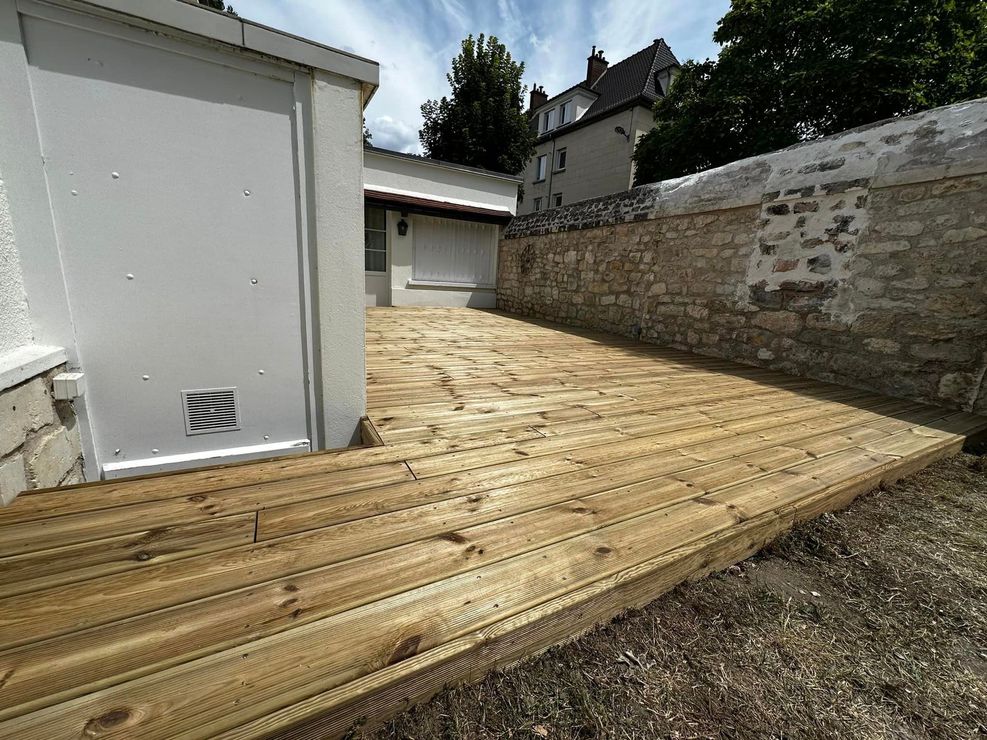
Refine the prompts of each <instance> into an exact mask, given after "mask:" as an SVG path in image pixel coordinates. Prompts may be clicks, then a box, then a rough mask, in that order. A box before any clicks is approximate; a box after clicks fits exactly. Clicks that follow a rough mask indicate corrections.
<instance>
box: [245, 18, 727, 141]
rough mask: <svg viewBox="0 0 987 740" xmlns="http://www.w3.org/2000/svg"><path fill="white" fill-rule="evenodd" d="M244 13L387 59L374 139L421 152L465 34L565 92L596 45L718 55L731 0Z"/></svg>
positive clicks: (369, 114)
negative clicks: (427, 118)
mask: <svg viewBox="0 0 987 740" xmlns="http://www.w3.org/2000/svg"><path fill="white" fill-rule="evenodd" d="M233 4H234V6H235V7H236V9H237V12H239V13H240V15H242V16H243V17H245V18H250V19H252V20H255V21H258V22H260V23H264V24H266V25H269V26H273V27H274V28H280V29H283V30H285V31H288V32H290V33H294V34H297V35H299V36H304V37H306V38H311V39H314V40H315V41H318V42H320V43H323V44H327V45H329V46H334V47H336V48H339V49H344V50H346V51H350V52H352V53H355V54H359V55H361V56H365V57H369V58H370V59H375V60H377V61H378V62H379V63H380V77H381V79H380V89H379V90H378V91H377V93H376V94H375V95H374V99H373V100H372V101H371V102H370V105H369V106H368V107H367V111H366V118H367V125H368V126H369V128H370V130H371V132H372V133H373V135H374V144H375V145H378V146H382V147H387V148H395V149H399V150H401V151H408V150H410V151H418V149H419V147H418V130H419V129H420V128H421V110H420V109H421V104H422V103H424V102H425V101H426V100H428V99H430V98H439V97H442V96H443V95H447V94H448V93H449V86H448V83H447V82H446V77H445V76H446V73H447V72H448V71H449V64H450V61H451V60H452V57H453V56H455V55H456V53H458V51H459V44H460V41H461V40H462V39H463V38H465V37H466V35H467V34H469V33H472V34H474V35H476V34H479V33H485V34H487V35H494V36H497V37H498V38H500V40H501V41H502V42H504V43H505V44H507V46H508V49H510V51H511V53H512V54H513V56H514V58H515V59H517V60H520V61H524V62H525V73H524V81H525V83H526V84H527V85H528V86H529V87H530V86H531V84H532V83H533V82H538V83H539V84H541V85H544V86H545V90H546V91H547V92H548V93H549V94H553V93H557V92H561V91H562V90H564V89H566V88H568V87H570V86H572V85H574V84H575V83H577V82H579V81H580V79H582V76H583V75H584V74H585V72H586V57H587V56H588V55H589V52H590V47H591V46H592V45H593V44H596V45H597V46H599V47H600V48H602V49H605V50H606V54H607V58H608V59H609V60H610V62H611V63H614V62H617V61H620V60H621V59H623V58H624V57H626V56H627V55H629V54H632V53H634V52H635V51H638V50H639V49H642V48H644V47H645V46H647V45H648V44H650V43H651V41H652V39H654V38H655V37H656V36H662V37H664V38H665V40H666V41H667V42H668V43H669V45H671V47H672V50H673V51H674V52H675V54H676V55H677V56H678V57H679V58H680V59H682V60H685V59H687V58H689V57H696V58H705V57H706V56H710V55H715V53H716V47H715V45H714V44H713V43H712V41H711V38H710V37H711V36H712V33H713V30H714V29H715V27H716V21H717V20H718V19H719V18H720V17H721V16H722V15H723V13H724V12H725V11H726V9H727V7H728V6H729V0H704V2H701V3H697V2H695V0H663V1H662V2H657V1H656V0H637V2H631V1H630V0H563V1H562V2H542V1H541V0H497V2H490V0H373V2H369V1H365V2H360V1H359V0H233Z"/></svg>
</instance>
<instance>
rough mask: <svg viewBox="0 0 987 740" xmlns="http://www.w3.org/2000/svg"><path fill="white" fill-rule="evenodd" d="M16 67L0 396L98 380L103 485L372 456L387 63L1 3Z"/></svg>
mask: <svg viewBox="0 0 987 740" xmlns="http://www.w3.org/2000/svg"><path fill="white" fill-rule="evenodd" d="M0 69H2V74H0V269H2V275H0V277H2V283H3V286H2V290H0V394H3V393H5V392H8V391H11V392H12V391H13V390H14V389H16V387H20V386H21V385H23V384H25V383H29V382H30V380H31V378H32V377H38V376H39V374H43V373H46V372H47V371H48V370H49V369H50V368H53V367H56V366H61V365H63V364H64V365H65V369H68V370H77V371H80V372H82V373H83V377H82V379H81V382H79V383H78V384H77V385H76V390H75V391H74V392H75V393H79V392H83V388H84V393H83V395H81V396H78V397H77V398H75V399H74V400H73V401H72V402H71V407H72V409H74V415H75V419H77V421H78V423H77V425H76V424H75V420H73V423H72V425H71V429H70V430H69V431H71V433H72V434H73V435H77V437H78V438H79V439H81V445H82V448H83V451H84V453H85V454H84V459H85V472H86V477H87V478H88V479H96V478H100V477H114V476H120V475H133V474H137V473H144V472H154V471H158V470H163V469H169V468H172V467H188V466H193V465H202V464H207V463H216V462H226V461H232V460H238V459H246V458H252V457H267V456H271V455H276V454H283V453H284V452H291V451H302V450H309V449H319V448H328V447H337V446H343V445H346V444H348V443H350V442H351V441H352V440H354V438H355V435H356V433H357V429H358V425H359V419H360V417H361V416H362V415H363V413H364V406H365V383H364V309H363V302H364V301H363V296H362V295H361V292H360V291H361V289H362V287H363V284H364V254H362V253H361V250H360V244H362V243H363V240H364V234H363V226H364V224H363V215H364V200H363V192H362V162H363V144H362V114H363V109H364V106H365V105H366V103H367V102H368V100H369V99H370V96H371V95H372V94H373V92H374V91H375V89H376V87H377V82H378V66H377V63H376V62H372V61H369V60H367V59H362V58H360V57H356V56H354V55H352V54H348V53H346V52H342V51H339V50H336V49H331V48H328V47H325V46H321V45H319V44H316V43H313V42H309V41H305V40H303V39H299V38H296V37H293V36H290V35H287V34H284V33H280V32H278V31H274V30H272V29H269V28H266V27H263V26H260V25H257V24H254V23H251V22H249V21H246V20H242V19H240V18H237V17H233V16H230V15H227V14H223V13H218V12H213V11H210V10H207V9H205V8H202V7H200V6H196V5H191V4H186V3H183V2H179V1H177V0H88V1H86V2H83V1H77V0H45V1H44V2H36V1H35V0H0ZM46 377H47V376H46ZM48 382H49V388H50V378H49V379H48ZM14 406H16V404H13V403H11V404H10V408H7V406H6V405H5V406H4V412H3V413H4V414H14V413H15V412H12V411H11V409H12V408H14ZM65 414H66V409H64V408H59V415H60V416H61V417H64V416H65ZM42 416H44V423H45V424H48V425H50V426H54V425H56V424H57V421H58V420H57V419H56V420H55V421H54V422H51V421H50V419H52V418H55V417H53V416H52V415H51V411H50V410H49V411H48V412H47V416H45V415H44V414H42ZM32 418H33V417H32ZM37 418H41V417H40V416H39V417H37ZM16 419H17V420H18V421H16V423H17V424H20V425H21V426H25V425H26V426H28V427H30V425H31V424H32V423H33V422H31V421H30V420H28V421H26V422H22V421H20V419H21V417H16ZM14 420H15V417H14V416H13V415H11V416H7V417H5V418H3V419H0V422H2V423H4V424H5V425H8V422H10V424H9V425H8V428H12V426H13V425H14ZM63 420H64V419H63ZM39 423H40V422H39ZM76 427H77V431H76ZM46 428H47V427H46ZM18 429H19V428H18ZM23 431H24V434H25V435H28V434H30V433H33V432H34V431H35V430H34V428H33V427H32V428H30V429H27V428H25V429H24V430H23ZM18 433H20V431H18ZM66 439H68V436H66ZM24 440H27V441H24ZM70 443H71V440H70V441H69V442H66V443H62V447H64V446H65V444H70ZM18 444H22V448H18ZM11 445H13V446H11ZM32 455H34V457H37V455H38V453H37V449H36V445H35V443H34V442H31V441H30V439H28V437H27V436H24V437H23V438H22V439H21V442H18V438H17V437H16V435H14V436H13V438H12V442H11V444H6V443H5V445H4V449H0V465H2V466H3V469H4V471H7V470H8V469H9V470H13V468H12V467H11V466H13V464H14V461H18V464H19V465H22V467H23V466H24V465H26V466H27V467H28V475H27V480H28V483H29V485H33V484H31V481H32V480H35V479H37V481H41V480H42V479H44V476H41V475H40V474H35V473H34V472H32V471H31V465H32V464H31V459H33V458H32V457H31V456H32ZM22 458H23V460H26V461H27V462H21V460H22ZM8 463H10V465H8ZM20 475H21V478H23V471H22V472H21V473H20ZM4 476H5V478H4V480H11V481H14V483H11V484H10V485H16V481H17V474H16V471H14V472H13V473H9V474H8V473H7V472H5V473H4ZM52 480H56V478H52ZM38 484H39V485H40V484H41V483H38Z"/></svg>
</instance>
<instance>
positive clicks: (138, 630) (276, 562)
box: [0, 308, 987, 740]
mask: <svg viewBox="0 0 987 740" xmlns="http://www.w3.org/2000/svg"><path fill="white" fill-rule="evenodd" d="M367 337H368V344H367V377H368V399H369V400H368V419H367V422H366V423H365V424H364V425H363V435H364V442H365V446H363V447H360V448H353V449H348V450H337V451H327V452H324V453H315V454H312V455H307V456H303V457H286V458H281V459H276V460H268V461H256V462H250V463H244V464H240V465H230V466H223V467H218V468H211V469H206V470H201V471H188V472H183V473H176V474H171V475H163V476H149V477H143V478H138V479H132V480H124V481H112V482H106V483H98V484H87V485H84V486H78V487H72V488H70V489H53V490H49V491H41V492H37V493H32V494H28V495H25V496H22V497H21V498H19V499H18V500H17V502H16V503H15V505H14V506H11V507H8V508H7V509H2V510H0V555H2V556H0V736H3V737H8V736H9V737H18V738H39V739H40V738H45V739H46V740H47V738H54V737H94V738H117V737H121V738H122V737H140V738H169V737H176V736H181V737H190V738H195V737H216V736H218V737H228V738H247V737H260V736H271V735H273V736H281V737H298V738H326V737H336V736H339V735H342V734H344V733H345V732H346V731H347V729H348V728H349V727H350V726H351V725H352V724H353V723H354V722H356V721H358V720H361V719H363V718H369V720H370V721H371V722H377V721H380V720H382V719H383V718H385V717H386V716H388V715H390V714H392V713H394V712H395V711H399V710H400V709H402V708H404V707H406V706H407V705H408V704H409V703H410V702H414V701H419V700H422V699H424V698H427V697H428V696H430V695H431V694H432V693H434V692H435V691H437V690H439V689H440V688H441V687H442V686H444V685H448V684H452V683H456V682H460V681H469V680H475V679H476V678H479V677H480V676H482V675H483V673H484V672H485V671H487V670H489V669H490V668H492V667H495V666H499V665H504V664H507V663H510V662H512V661H516V660H518V659H521V658H524V657H526V656H529V655H532V654H535V653H537V652H538V651H540V650H543V649H544V648H546V647H548V646H550V645H552V644H554V643H556V642H559V641H561V640H565V639H569V638H571V637H572V636H573V635H575V634H578V633H579V632H580V631H583V630H585V629H587V628H589V627H591V626H592V625H594V624H597V623H599V622H600V621H602V620H605V619H607V618H609V617H611V616H612V615H614V614H616V613H619V612H620V611H621V610H623V609H625V608H628V607H631V606H637V605H641V604H644V603H647V601H649V600H651V599H653V598H654V597H655V596H657V595H658V594H660V593H661V592H662V591H664V590H667V589H668V588H670V587H672V586H674V585H675V584H677V583H679V582H681V581H682V580H684V579H687V578H694V577H698V576H700V575H701V574H703V573H706V572H709V571H710V570H711V569H716V568H721V567H725V566H727V565H729V564H731V563H733V562H735V561H736V560H738V559H740V558H742V557H744V556H746V555H747V554H749V553H751V552H754V551H756V550H757V549H758V548H760V547H761V546H763V545H764V544H765V543H766V542H769V541H770V540H771V539H772V538H774V537H776V536H777V535H778V534H779V533H781V532H783V531H785V530H786V529H787V528H789V527H790V526H792V524H793V523H795V522H796V521H800V520H803V519H805V518H809V517H812V516H816V515H818V514H820V513H822V512H824V511H827V510H830V509H833V508H836V507H840V506H845V505H846V504H847V503H849V502H850V501H851V500H852V499H853V497H855V496H857V495H859V494H860V493H862V492H864V491H866V490H868V489H869V488H870V487H873V486H875V485H877V484H879V483H881V482H882V481H887V480H892V479H894V478H896V477H898V476H900V475H904V474H906V473H908V472H912V471H913V470H916V469H918V468H919V467H921V466H924V465H926V464H928V463H929V462H930V461H932V460H934V459H936V458H937V457H939V456H942V455H945V454H949V453H951V452H954V451H956V450H957V449H958V448H959V446H960V445H962V443H963V440H964V438H965V437H966V436H967V435H973V434H977V433H979V432H982V431H983V430H984V429H985V428H987V420H985V419H984V418H983V417H977V416H972V415H970V414H962V413H955V412H950V411H946V410H943V409H938V408H934V407H930V406H924V405H921V404H916V403H912V402H908V401H902V400H897V399H890V398H884V397H881V396H877V395H874V394H869V393H866V392H862V391H858V390H855V389H850V388H842V387H838V386H833V385H826V384H823V383H818V382H815V381H810V380H806V379H803V378H795V377H790V376H784V375H779V374H777V373H772V372H770V371H766V370H763V369H760V368H752V367H745V366H740V365H736V364H733V363H730V362H727V361H725V360H720V359H717V358H711V357H699V356H696V355H690V354H688V353H684V352H679V351H675V350H668V349H663V348H659V347H655V346H650V345H644V344H640V343H637V342H634V341H631V340H628V339H623V338H619V337H611V336H607V335H603V334H597V333H593V332H588V331H580V330H572V329H563V328H561V327H557V326H553V325H550V324H546V323H544V322H537V321H527V320H524V321H522V320H518V319H516V318H512V317H509V316H506V315H502V314H498V313H496V312H487V311H473V310H469V309H431V308H430V309H371V310H369V312H368V324H367Z"/></svg>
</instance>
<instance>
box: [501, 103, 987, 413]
mask: <svg viewBox="0 0 987 740" xmlns="http://www.w3.org/2000/svg"><path fill="white" fill-rule="evenodd" d="M498 306H499V307H500V308H502V309H505V310H507V311H511V312H514V313H519V314H523V315H529V316H535V317H538V318H545V319H551V320H556V321H562V322H565V323H569V324H573V325H577V326H586V327H592V328H598V329H603V330H605V331H610V332H614V333H617V334H622V335H627V336H632V337H638V338H640V339H642V340H644V341H648V342H654V343H657V344H662V345H669V346H673V347H676V348H680V349H687V350H691V351H695V352H700V353H703V354H709V355H715V356H721V357H726V358H730V359H734V360H738V361H741V362H746V363H750V364H757V365H762V366H766V367H771V368H775V369H779V370H783V371H785V372H789V373H792V374H796V375H804V376H810V377H815V378H819V379H822V380H827V381H833V382H837V383H842V384H845V385H851V386H855V387H861V388H868V389H872V390H876V391H880V392H882V393H887V394H889V395H895V396H901V397H906V398H913V399H918V400H922V401H928V402H933V403H937V404H942V405H946V406H950V407H954V408H962V409H966V410H975V411H977V412H980V413H987V389H985V385H987V384H985V381H984V374H985V368H987V100H978V101H973V102H971V103H966V104H961V105H955V106H949V107H946V108H940V109H936V110H933V111H928V112H926V113H923V114H920V115H917V116H912V117H909V118H902V119H897V120H894V121H890V122H883V123H880V124H875V125H873V126H869V127H864V128H862V129H855V130H852V131H847V132H844V133H842V134H839V135H836V136H833V137H828V138H826V139H822V140H819V141H815V142H811V143H808V144H804V145H800V146H797V147H792V148H790V149H786V150H782V151H779V152H774V153H772V154H768V155H765V156H762V157H756V158H753V159H749V160H744V161H741V162H736V163H733V164H731V165H727V166H725V167H721V168H718V169H716V170H710V171H708V172H704V173H700V174H698V175H694V176H690V177H686V178H680V179H678V180H671V181H666V182H663V183H657V184H654V185H648V186H644V187H640V188H636V189H634V190H631V191H628V192H626V193H621V194H617V195H613V196H606V197H603V198H597V199H593V200H588V201H583V202H581V203H576V204H572V205H569V206H564V207H562V208H559V209H554V210H551V211H546V212H541V213H536V214H531V215H529V216H524V217H519V218H517V219H515V220H514V221H513V222H512V223H511V224H510V226H509V227H508V228H507V230H506V232H505V236H504V239H503V240H502V241H501V245H500V260H499V275H498Z"/></svg>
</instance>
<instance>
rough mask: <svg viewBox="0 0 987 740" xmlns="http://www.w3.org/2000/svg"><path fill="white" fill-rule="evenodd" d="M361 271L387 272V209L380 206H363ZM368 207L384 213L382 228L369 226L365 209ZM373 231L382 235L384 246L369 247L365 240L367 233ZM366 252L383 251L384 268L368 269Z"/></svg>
mask: <svg viewBox="0 0 987 740" xmlns="http://www.w3.org/2000/svg"><path fill="white" fill-rule="evenodd" d="M363 209H364V210H363V271H364V272H365V273H367V274H370V275H386V274H387V251H388V249H387V246H388V245H387V209H386V208H381V207H380V206H368V205H364V206H363ZM370 209H374V210H378V211H382V212H383V214H384V228H383V229H377V228H373V227H371V226H369V225H368V224H369V221H368V220H367V211H369V210H370ZM368 232H373V233H375V234H383V235H384V248H383V249H376V248H375V249H370V248H369V246H368V242H367V233H368ZM367 252H374V253H376V254H379V253H381V252H383V253H384V269H383V270H368V269H367Z"/></svg>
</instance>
